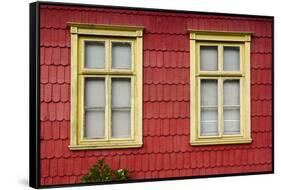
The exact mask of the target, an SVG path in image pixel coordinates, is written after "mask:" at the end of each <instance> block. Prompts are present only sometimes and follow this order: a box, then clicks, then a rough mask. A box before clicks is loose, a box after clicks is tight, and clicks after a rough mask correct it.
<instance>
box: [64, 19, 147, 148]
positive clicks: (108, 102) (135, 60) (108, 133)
mask: <svg viewBox="0 0 281 190" xmlns="http://www.w3.org/2000/svg"><path fill="white" fill-rule="evenodd" d="M74 25H75V26H73V27H71V31H72V38H71V40H72V44H71V50H72V54H71V55H72V60H71V61H72V68H71V69H72V72H71V78H72V81H71V82H72V83H71V85H72V88H71V89H72V91H71V92H72V94H71V139H70V140H71V144H70V146H69V147H70V149H73V150H76V149H78V150H79V149H101V148H129V147H140V146H141V145H142V132H141V131H142V129H141V127H142V124H141V123H142V122H141V118H142V114H141V112H142V111H141V110H142V106H141V103H142V102H141V96H142V63H141V62H142V29H139V28H138V29H135V28H134V27H133V28H130V27H129V28H127V27H118V26H112V27H113V28H115V29H114V30H111V26H110V27H109V26H103V25H101V26H97V25H95V27H94V28H93V29H91V30H89V26H88V25H86V26H85V27H86V28H87V29H86V30H84V25H81V28H80V30H77V29H74V28H77V26H76V25H77V24H74ZM79 27H80V25H79V26H78V28H79ZM116 27H117V28H116ZM118 30H120V31H118ZM123 30H124V31H123ZM127 30H128V31H127ZM134 30H135V33H134V32H133V31H134ZM84 33H87V35H84ZM110 34H112V35H110ZM88 54H89V55H88ZM76 68H77V69H76ZM75 84H77V85H75ZM75 89H76V90H75Z"/></svg>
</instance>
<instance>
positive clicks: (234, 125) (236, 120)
mask: <svg viewBox="0 0 281 190" xmlns="http://www.w3.org/2000/svg"><path fill="white" fill-rule="evenodd" d="M223 124H224V134H228V135H230V134H240V84H239V80H225V81H224V83H223Z"/></svg>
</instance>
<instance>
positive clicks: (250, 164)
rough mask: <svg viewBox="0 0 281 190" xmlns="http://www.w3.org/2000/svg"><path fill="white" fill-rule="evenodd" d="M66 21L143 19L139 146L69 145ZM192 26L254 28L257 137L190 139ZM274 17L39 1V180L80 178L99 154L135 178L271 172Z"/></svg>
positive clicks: (254, 121) (253, 109)
mask: <svg viewBox="0 0 281 190" xmlns="http://www.w3.org/2000/svg"><path fill="white" fill-rule="evenodd" d="M67 22H81V23H96V24H114V25H136V26H144V27H145V31H144V43H143V45H144V47H143V53H144V59H143V75H144V77H143V141H144V145H143V147H142V148H137V149H118V150H87V151H70V150H69V149H68V144H69V135H70V132H69V128H70V122H69V120H70V33H69V29H68V28H67V26H66V23H67ZM187 29H205V30H223V31H247V32H253V37H252V43H251V92H252V94H251V123H252V126H251V127H252V138H253V143H252V144H245V145H220V146H200V147H192V146H190V144H189V122H190V120H189V106H190V105H189V104H190V102H189V99H190V98H189V35H188V34H187ZM271 44H272V20H271V19H266V18H253V17H251V18H250V17H249V18H247V17H234V16H210V15H202V14H201V15H200V14H193V13H192V14H191V13H165V12H151V11H133V10H117V9H105V8H78V7H69V6H46V5H41V8H40V57H41V61H40V64H41V68H40V71H41V79H40V83H41V85H40V90H41V116H40V119H41V155H40V157H41V178H40V179H41V185H54V184H72V183H79V182H80V178H81V176H82V175H83V174H85V173H86V172H87V171H88V169H89V168H90V166H91V165H92V164H94V163H95V162H96V160H97V159H101V158H104V157H105V158H106V162H107V163H108V164H109V165H110V166H111V167H112V168H113V169H117V168H127V169H129V171H130V176H131V178H133V179H150V178H166V177H177V176H198V175H211V174H226V173H227V174H229V173H244V172H256V171H271V169H272V158H271V155H272V107H271V105H272V45H271Z"/></svg>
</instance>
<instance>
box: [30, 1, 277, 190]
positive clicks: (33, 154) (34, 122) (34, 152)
mask: <svg viewBox="0 0 281 190" xmlns="http://www.w3.org/2000/svg"><path fill="white" fill-rule="evenodd" d="M41 5H57V6H72V7H95V8H110V9H124V10H135V11H138V10H139V11H153V12H171V13H196V14H202V15H218V16H234V17H235V16H239V17H248V18H249V17H255V18H258V17H260V18H270V19H272V170H271V171H267V172H251V173H241V174H219V175H206V176H188V177H175V178H165V179H143V180H129V181H126V182H108V183H90V184H88V183H86V184H70V185H69V184H62V185H49V186H42V185H41V184H40V6H41ZM274 76H275V75H274V16H264V15H248V14H232V13H231V14H230V13H217V12H201V11H186V10H166V9H155V8H136V7H123V6H122V7H121V6H108V5H106V6H104V5H92V4H80V3H61V2H47V1H44V2H41V1H37V2H33V3H30V4H29V86H30V87H29V186H30V187H33V188H54V187H73V186H88V185H100V184H102V185H105V184H118V183H135V182H151V181H166V180H180V179H194V178H210V177H227V176H242V175H254V174H255V175H256V174H273V173H274V167H275V164H274V149H275V148H274V126H275V125H274Z"/></svg>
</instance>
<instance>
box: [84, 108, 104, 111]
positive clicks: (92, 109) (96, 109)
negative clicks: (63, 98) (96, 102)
mask: <svg viewBox="0 0 281 190" xmlns="http://www.w3.org/2000/svg"><path fill="white" fill-rule="evenodd" d="M84 109H85V110H86V111H104V110H105V107H85V108H84Z"/></svg>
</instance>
